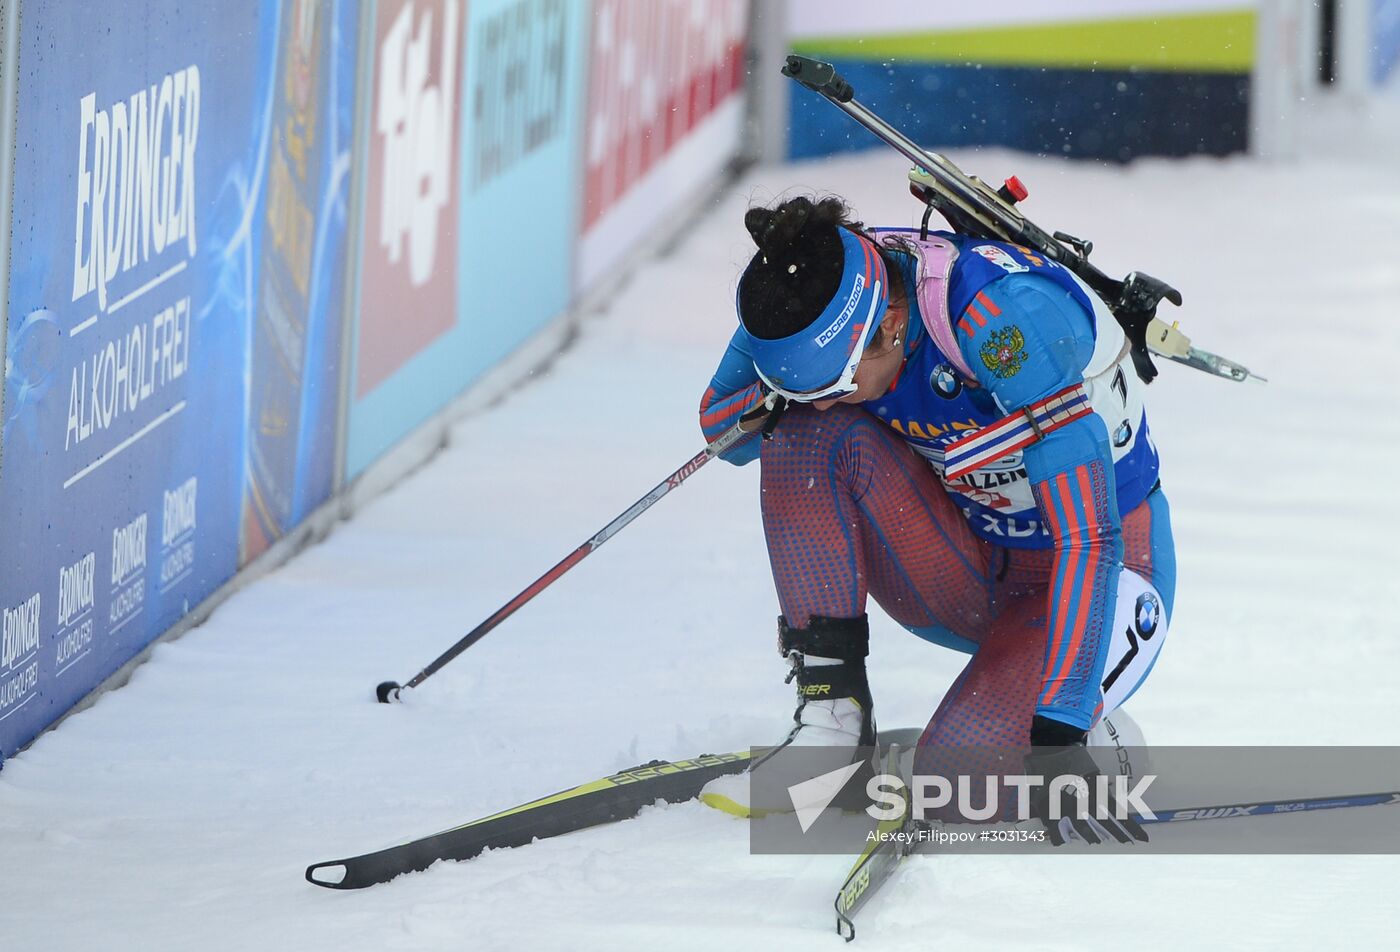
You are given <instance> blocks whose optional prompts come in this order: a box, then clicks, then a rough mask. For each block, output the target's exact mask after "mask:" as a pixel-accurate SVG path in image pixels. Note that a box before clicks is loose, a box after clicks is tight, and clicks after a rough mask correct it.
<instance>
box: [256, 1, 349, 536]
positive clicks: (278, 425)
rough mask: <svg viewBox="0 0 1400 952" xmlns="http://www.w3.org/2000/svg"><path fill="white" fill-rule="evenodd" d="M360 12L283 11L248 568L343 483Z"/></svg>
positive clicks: (259, 329)
mask: <svg viewBox="0 0 1400 952" xmlns="http://www.w3.org/2000/svg"><path fill="white" fill-rule="evenodd" d="M358 19H359V9H358V5H357V4H355V3H354V2H352V0H341V2H329V3H320V2H316V0H298V2H294V3H288V4H287V5H286V6H285V7H284V8H283V10H282V16H281V28H280V30H279V43H278V50H277V67H276V71H275V72H274V74H273V76H272V88H273V106H272V122H271V126H270V128H271V130H273V131H274V132H275V134H274V135H271V136H270V137H265V142H264V143H263V144H262V145H261V146H260V153H259V154H261V155H264V157H265V163H264V165H265V168H266V174H267V184H266V187H265V188H264V189H263V192H264V193H265V194H264V197H263V202H262V206H261V208H260V209H259V212H258V219H257V220H258V227H259V228H260V236H261V253H260V255H259V257H258V261H257V267H256V270H257V274H256V279H255V280H256V288H257V304H256V308H255V313H254V317H253V325H252V346H251V352H250V357H251V361H252V363H251V368H250V371H249V374H248V377H249V380H250V382H251V387H252V390H251V393H250V394H249V400H250V411H249V425H250V427H251V429H250V432H249V441H248V480H247V487H246V490H245V493H244V499H243V520H242V539H241V550H240V551H241V556H240V564H242V563H243V562H246V561H248V560H249V559H251V558H253V557H255V556H256V555H258V554H259V553H260V552H262V551H263V550H264V549H266V548H267V546H268V545H269V544H270V543H272V542H273V541H275V540H276V539H277V538H279V537H280V536H282V535H283V534H284V533H285V532H286V531H287V530H288V529H290V528H292V527H293V526H295V525H296V524H297V523H299V522H300V521H301V520H302V519H304V518H305V517H306V515H307V514H308V513H310V512H311V510H312V509H314V508H315V507H316V506H317V505H319V504H320V503H322V502H324V501H325V500H326V499H328V498H329V497H330V494H331V491H332V490H333V489H334V486H335V481H336V475H337V473H336V465H335V464H336V450H337V440H338V438H339V423H340V420H339V409H340V376H341V366H340V364H341V352H342V350H343V349H344V348H343V336H344V334H343V328H344V316H345V315H344V310H345V307H344V298H345V293H344V289H345V280H346V272H345V268H346V260H347V257H346V252H347V243H348V233H347V229H346V222H347V219H348V215H349V209H348V205H349V195H350V158H351V154H352V151H353V150H352V145H353V143H352V141H351V140H352V136H353V124H354V98H355V55H356V43H357V40H358V34H359V29H358V27H359V24H358Z"/></svg>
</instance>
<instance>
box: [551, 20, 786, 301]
mask: <svg viewBox="0 0 1400 952" xmlns="http://www.w3.org/2000/svg"><path fill="white" fill-rule="evenodd" d="M593 6H594V12H593V19H592V42H591V48H590V56H589V69H588V124H587V130H586V133H585V140H584V169H585V184H584V196H583V220H582V226H583V241H582V246H581V248H580V251H579V263H578V276H577V280H578V285H579V287H580V288H588V287H589V286H590V285H591V284H592V283H593V282H594V281H595V280H596V279H597V278H598V276H599V275H600V274H602V273H603V272H604V271H606V270H607V269H608V268H610V267H612V266H613V265H615V264H616V263H617V262H618V261H619V260H620V259H622V258H623V257H625V256H627V255H629V254H633V253H635V251H636V248H635V242H636V241H637V239H638V238H639V237H641V236H642V235H643V234H645V233H646V232H647V231H649V230H650V229H652V228H655V227H656V226H657V224H659V223H660V222H661V221H663V220H664V219H665V218H666V216H667V215H669V214H670V213H672V212H674V211H675V209H676V207H677V205H678V204H680V203H682V202H685V201H686V200H688V199H690V198H693V197H694V195H695V191H696V189H697V188H699V187H702V186H703V184H704V183H705V182H706V181H707V180H708V179H710V178H712V177H713V176H715V175H716V174H717V173H718V172H719V171H720V170H721V169H723V168H724V167H725V166H726V165H727V164H728V163H729V162H730V161H732V160H733V158H734V157H735V156H736V155H737V153H738V151H739V146H740V139H741V135H742V132H743V96H742V95H741V94H742V92H743V88H744V42H745V36H746V35H747V32H748V7H749V5H748V2H747V0H698V2H690V0H595V3H594V4H593ZM774 69H775V70H776V69H777V65H774Z"/></svg>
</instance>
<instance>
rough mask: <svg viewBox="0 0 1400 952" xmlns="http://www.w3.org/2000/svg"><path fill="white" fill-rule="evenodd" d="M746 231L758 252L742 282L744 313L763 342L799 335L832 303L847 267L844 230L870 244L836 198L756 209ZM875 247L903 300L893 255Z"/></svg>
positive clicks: (741, 308) (746, 216) (749, 216)
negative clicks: (841, 230)
mask: <svg viewBox="0 0 1400 952" xmlns="http://www.w3.org/2000/svg"><path fill="white" fill-rule="evenodd" d="M744 227H745V228H747V229H748V232H749V234H750V235H751V236H752V237H753V240H754V244H756V245H757V246H758V251H756V252H754V256H753V258H752V260H750V261H749V265H748V267H747V268H745V269H744V274H743V276H742V277H741V278H740V279H739V313H740V316H741V318H742V320H743V323H744V328H745V329H746V330H747V331H748V332H749V333H750V334H752V335H753V336H754V337H757V338H759V339H761V340H781V339H782V338H784V337H790V336H792V335H793V334H796V333H797V332H798V331H800V330H802V329H803V328H804V327H806V326H807V325H808V324H810V323H812V321H814V320H816V318H817V315H819V314H821V312H822V310H823V309H824V308H825V307H826V306H827V304H828V303H830V301H831V298H832V296H833V295H835V294H836V291H837V288H838V287H840V284H841V272H842V270H843V268H844V266H845V253H844V251H843V248H842V245H841V236H840V233H839V232H838V231H837V229H838V228H846V229H849V230H850V231H853V232H855V233H856V234H858V235H861V236H862V237H864V238H870V235H869V234H867V233H866V231H865V226H864V225H863V224H862V223H861V222H858V221H855V220H853V219H852V217H851V211H850V209H849V208H848V207H847V206H846V203H845V202H844V201H842V200H841V199H840V198H837V197H835V196H827V197H825V198H821V199H818V200H817V201H813V200H812V199H810V198H808V197H807V196H805V195H799V196H798V197H796V198H790V199H788V200H787V201H784V202H781V203H779V204H778V205H776V206H774V207H772V208H763V207H761V206H756V207H754V208H750V209H749V210H748V211H747V212H745V213H744ZM872 243H874V244H875V245H876V248H877V249H878V250H879V252H880V257H881V258H883V259H884V261H885V266H886V269H887V270H888V271H889V273H890V275H891V280H890V291H891V292H892V293H894V292H896V289H898V293H901V294H902V293H903V284H904V282H902V281H896V280H894V275H895V274H896V271H895V269H896V268H897V267H898V265H897V264H896V263H895V261H894V260H893V258H892V256H891V251H890V249H886V248H882V247H880V245H879V243H878V242H873V240H872Z"/></svg>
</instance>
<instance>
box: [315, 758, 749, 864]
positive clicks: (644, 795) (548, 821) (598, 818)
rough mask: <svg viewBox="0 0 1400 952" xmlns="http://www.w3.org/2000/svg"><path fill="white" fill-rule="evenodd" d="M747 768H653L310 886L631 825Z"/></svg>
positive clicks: (735, 764) (391, 852)
mask: <svg viewBox="0 0 1400 952" xmlns="http://www.w3.org/2000/svg"><path fill="white" fill-rule="evenodd" d="M748 765H749V752H748V751H742V752H740V753H733V754H703V755H701V756H699V757H695V758H693V759H691V760H653V761H651V762H650V763H646V764H642V765H640V766H637V767H632V768H631V769H628V770H623V771H620V772H618V773H615V774H612V775H610V776H607V777H603V778H602V779H600V780H594V781H593V782H591V783H585V784H582V785H581V786H577V787H574V788H572V789H570V790H561V791H560V792H559V793H556V794H554V795H552V796H548V797H542V798H541V799H539V800H533V801H531V802H529V803H524V804H521V805H520V806H518V807H513V808H511V809H509V810H504V811H502V812H500V813H495V814H492V815H491V816H488V817H483V818H481V819H479V820H473V821H471V822H470V823H465V824H463V825H462V826H458V827H453V828H452V829H450V830H444V831H443V832H441V833H434V834H433V835H432V836H425V837H422V838H420V839H416V840H413V841H411V842H408V843H404V844H401V845H399V846H391V847H389V848H388V849H382V850H378V851H377V852H374V853H364V854H362V855H360V856H351V857H347V858H346V859H338V860H331V861H329V862H325V863H315V864H313V865H311V866H308V867H307V868H306V880H307V882H310V883H314V884H315V885H317V886H325V887H327V888H328V889H363V888H364V887H366V886H373V885H375V884H377V883H386V882H388V881H389V880H391V879H393V878H394V877H395V876H398V875H400V874H402V873H411V872H416V871H418V870H423V869H427V868H428V867H429V866H431V865H433V863H436V862H437V861H438V860H444V859H448V860H464V859H471V858H472V857H473V856H477V855H479V854H480V853H481V852H482V851H483V850H488V849H499V848H501V847H507V846H524V845H525V844H526V843H529V842H531V841H532V840H536V839H547V838H549V837H551V836H561V835H563V834H565V833H573V832H575V831H577V830H585V829H588V828H589V827H593V826H600V825H602V824H604V823H613V822H616V821H618V820H626V819H630V818H631V817H634V816H636V815H637V813H638V812H640V811H641V809H642V807H645V806H648V805H650V804H652V803H655V802H656V801H657V800H663V801H665V802H666V803H681V802H683V801H686V800H692V799H694V798H695V797H697V796H699V794H700V788H701V787H703V786H704V785H705V784H707V783H709V782H710V781H711V780H713V779H714V778H715V777H721V776H724V775H725V774H734V773H741V772H743V771H744V770H745V769H747V767H748Z"/></svg>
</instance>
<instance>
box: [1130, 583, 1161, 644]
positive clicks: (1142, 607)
mask: <svg viewBox="0 0 1400 952" xmlns="http://www.w3.org/2000/svg"><path fill="white" fill-rule="evenodd" d="M1161 617H1162V609H1161V606H1160V605H1158V604H1157V596H1156V595H1154V594H1152V593H1151V592H1143V593H1142V594H1141V595H1139V596H1138V600H1137V610H1136V611H1135V612H1134V614H1133V627H1135V628H1136V629H1137V633H1138V634H1139V635H1141V636H1142V637H1143V638H1144V639H1146V638H1151V637H1152V636H1153V635H1155V634H1156V633H1157V623H1158V622H1159V621H1160V620H1161Z"/></svg>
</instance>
